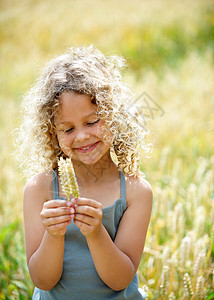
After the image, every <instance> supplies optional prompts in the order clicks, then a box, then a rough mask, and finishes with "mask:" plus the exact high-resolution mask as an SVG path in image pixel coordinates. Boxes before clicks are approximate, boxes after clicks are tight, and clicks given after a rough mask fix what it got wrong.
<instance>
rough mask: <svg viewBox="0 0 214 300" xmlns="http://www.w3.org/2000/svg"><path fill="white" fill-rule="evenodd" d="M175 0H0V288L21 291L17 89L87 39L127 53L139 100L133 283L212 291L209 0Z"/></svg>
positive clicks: (153, 293)
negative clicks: (139, 232)
mask: <svg viewBox="0 0 214 300" xmlns="http://www.w3.org/2000/svg"><path fill="white" fill-rule="evenodd" d="M177 2H178V3H177ZM177 2H175V1H166V0H165V1H154V0H153V1H140V0H133V1H128V0H125V1H122V0H119V1H113V0H110V1H105V2H104V1H101V0H95V1H77V0H74V1H70V0H62V1H57V0H52V1H51V0H47V1H41V0H37V1H36V0H31V1H25V0H19V1H16V0H14V1H12V0H2V1H1V2H0V69H1V75H0V76H1V77H0V85H1V87H0V166H1V173H0V299H31V297H32V292H33V285H32V283H31V280H30V277H29V274H28V270H27V265H26V258H25V249H24V229H23V217H22V197H23V187H24V184H25V182H26V178H23V171H22V170H21V169H20V168H19V162H18V161H17V160H16V153H15V151H16V147H15V146H14V141H13V138H12V131H14V129H15V128H17V127H18V126H19V124H20V118H21V116H20V103H21V99H22V96H23V94H24V93H25V92H26V91H27V90H28V88H30V86H31V84H32V83H33V81H34V79H35V78H36V76H37V74H38V72H39V70H40V69H41V68H42V67H43V66H44V64H45V63H46V62H47V61H48V60H49V59H50V58H51V57H53V56H55V55H58V54H60V53H61V52H62V51H63V50H65V49H67V48H68V47H69V46H73V45H82V44H87V45H89V44H91V43H93V44H94V45H95V46H96V47H98V48H99V49H100V50H101V51H103V52H104V53H105V54H109V55H113V54H117V55H122V56H124V58H125V59H126V60H127V63H128V67H127V69H125V70H124V71H123V75H124V77H125V79H126V80H127V82H128V84H129V85H130V87H131V89H132V91H133V92H134V94H135V97H136V99H138V104H139V103H140V104H141V105H142V106H144V113H145V115H144V117H145V118H144V121H146V122H144V123H142V124H143V126H142V130H145V129H149V130H150V134H149V135H148V136H147V142H148V143H151V144H152V145H153V151H152V153H150V154H149V155H145V156H144V157H143V158H142V160H141V169H142V171H143V172H144V173H145V175H146V179H147V180H148V181H149V182H150V183H151V185H152V187H153V193H154V203H153V211H152V217H151V223H150V226H149V230H148V235H147V240H146V245H145V251H144V254H143V257H142V261H141V264H140V267H139V270H138V275H139V279H140V286H141V287H144V289H145V290H146V292H147V293H148V299H171V300H172V299H214V261H213V258H214V242H213V240H214V230H213V229H214V226H213V223H214V222H213V220H214V151H213V144H214V99H213V95H214V88H213V82H214V72H213V67H214V57H213V49H214V6H213V1H208V0H201V1H199V0H197V1H185V3H184V2H183V1H182V2H179V1H177ZM127 238H128V237H127ZM83 267H84V266H83Z"/></svg>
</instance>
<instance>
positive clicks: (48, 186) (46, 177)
mask: <svg viewBox="0 0 214 300" xmlns="http://www.w3.org/2000/svg"><path fill="white" fill-rule="evenodd" d="M52 185H53V179H52V172H50V171H47V172H43V173H40V174H37V175H34V176H32V177H31V178H30V179H28V181H27V183H26V184H25V187H24V198H25V197H28V196H29V195H31V197H30V198H33V197H32V196H34V195H36V196H40V197H41V196H42V198H43V199H45V201H46V200H49V199H51V196H52V195H51V193H52V190H53V188H52Z"/></svg>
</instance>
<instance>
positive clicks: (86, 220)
mask: <svg viewBox="0 0 214 300" xmlns="http://www.w3.org/2000/svg"><path fill="white" fill-rule="evenodd" d="M75 221H78V222H81V223H84V224H87V225H90V226H91V225H93V224H94V223H95V219H94V218H92V217H90V216H86V215H82V214H75V216H74V222H75Z"/></svg>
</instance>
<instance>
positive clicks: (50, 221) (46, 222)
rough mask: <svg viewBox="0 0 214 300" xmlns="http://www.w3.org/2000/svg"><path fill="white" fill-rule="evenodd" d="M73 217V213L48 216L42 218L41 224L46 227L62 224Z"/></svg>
mask: <svg viewBox="0 0 214 300" xmlns="http://www.w3.org/2000/svg"><path fill="white" fill-rule="evenodd" d="M73 218H74V215H70V216H69V215H66V216H60V217H55V218H48V219H44V220H43V225H44V226H46V227H50V226H54V225H58V224H63V223H66V222H70V221H71V220H72V219H73Z"/></svg>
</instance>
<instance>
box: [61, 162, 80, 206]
mask: <svg viewBox="0 0 214 300" xmlns="http://www.w3.org/2000/svg"><path fill="white" fill-rule="evenodd" d="M58 170H59V176H60V182H61V185H62V191H63V193H64V194H65V195H66V196H67V198H68V201H70V195H73V196H74V197H75V198H78V197H79V188H78V184H77V180H76V176H75V173H74V168H73V164H72V161H71V159H70V158H66V159H63V158H62V157H61V158H60V160H59V162H58Z"/></svg>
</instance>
